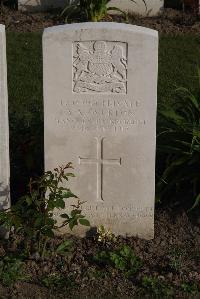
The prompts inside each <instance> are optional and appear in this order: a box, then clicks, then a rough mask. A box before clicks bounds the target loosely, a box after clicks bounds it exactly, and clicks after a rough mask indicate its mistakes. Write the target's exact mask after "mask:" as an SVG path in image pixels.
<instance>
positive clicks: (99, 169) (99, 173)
mask: <svg viewBox="0 0 200 299" xmlns="http://www.w3.org/2000/svg"><path fill="white" fill-rule="evenodd" d="M95 139H96V142H97V158H96V159H90V158H81V157H79V164H80V165H81V164H96V165H97V200H98V201H103V166H104V165H119V166H120V165H121V158H119V159H104V157H103V142H104V139H105V138H98V137H95Z"/></svg>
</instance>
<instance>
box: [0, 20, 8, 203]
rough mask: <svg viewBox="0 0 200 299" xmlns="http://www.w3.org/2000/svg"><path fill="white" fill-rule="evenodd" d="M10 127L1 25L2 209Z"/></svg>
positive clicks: (3, 33) (3, 35)
mask: <svg viewBox="0 0 200 299" xmlns="http://www.w3.org/2000/svg"><path fill="white" fill-rule="evenodd" d="M9 180H10V165H9V128H8V92H7V63H6V37H5V26H4V25H0V209H4V208H8V207H9V205H10V196H9Z"/></svg>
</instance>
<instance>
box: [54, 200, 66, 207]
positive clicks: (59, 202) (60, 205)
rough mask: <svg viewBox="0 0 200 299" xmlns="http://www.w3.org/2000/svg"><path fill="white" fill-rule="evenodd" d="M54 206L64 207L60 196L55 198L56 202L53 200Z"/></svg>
mask: <svg viewBox="0 0 200 299" xmlns="http://www.w3.org/2000/svg"><path fill="white" fill-rule="evenodd" d="M55 207H56V208H58V209H59V208H61V209H64V208H65V202H64V200H63V199H61V198H58V199H57V200H56V202H55Z"/></svg>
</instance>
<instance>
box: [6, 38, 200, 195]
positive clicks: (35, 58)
mask: <svg viewBox="0 0 200 299" xmlns="http://www.w3.org/2000/svg"><path fill="white" fill-rule="evenodd" d="M41 43H42V36H41V34H39V33H8V34H7V60H8V92H9V117H10V140H11V142H10V148H11V186H12V188H13V190H12V193H15V195H16V196H17V194H16V190H18V193H23V191H24V190H23V187H22V186H23V185H24V183H25V182H26V179H25V178H26V177H29V176H30V175H35V174H40V173H41V171H42V169H43V146H42V144H43V141H42V140H43V103H42V45H41ZM197 65H199V66H200V37H198V36H192V35H188V36H187V35H186V36H178V37H172V36H161V37H160V49H159V80H158V103H159V104H160V103H161V102H163V101H167V102H168V101H173V100H174V90H175V88H176V87H178V86H185V87H191V88H195V86H196V85H197V84H196V80H197V78H196V73H197V72H196V67H197ZM52 71H53V70H52ZM23 178H24V179H23ZM13 198H15V196H14V195H13Z"/></svg>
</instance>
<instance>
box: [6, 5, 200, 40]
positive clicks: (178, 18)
mask: <svg viewBox="0 0 200 299" xmlns="http://www.w3.org/2000/svg"><path fill="white" fill-rule="evenodd" d="M128 19H129V20H128V23H130V24H134V25H139V26H144V27H148V28H152V29H155V30H158V31H159V32H160V33H167V34H185V33H193V34H199V33H200V18H199V17H198V16H195V15H194V14H191V13H184V12H182V11H178V10H174V9H170V8H167V9H165V10H164V12H163V14H162V15H160V16H158V17H153V18H152V17H140V16H138V15H134V14H132V15H129V18H128ZM104 21H114V22H125V20H124V19H123V18H122V17H120V16H112V17H108V18H106V19H105V20H104ZM0 23H2V24H5V25H6V29H7V30H8V31H17V32H41V31H43V29H44V28H47V27H51V26H55V25H60V24H64V20H63V18H61V17H60V12H51V13H25V12H20V11H16V10H12V9H8V8H4V10H3V11H2V12H1V15H0Z"/></svg>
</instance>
